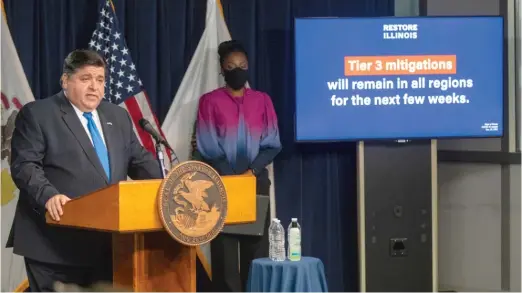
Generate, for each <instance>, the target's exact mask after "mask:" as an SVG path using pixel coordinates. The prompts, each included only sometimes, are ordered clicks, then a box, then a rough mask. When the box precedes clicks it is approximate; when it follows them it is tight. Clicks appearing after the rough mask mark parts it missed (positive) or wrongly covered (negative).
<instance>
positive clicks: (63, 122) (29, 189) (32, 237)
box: [7, 92, 161, 266]
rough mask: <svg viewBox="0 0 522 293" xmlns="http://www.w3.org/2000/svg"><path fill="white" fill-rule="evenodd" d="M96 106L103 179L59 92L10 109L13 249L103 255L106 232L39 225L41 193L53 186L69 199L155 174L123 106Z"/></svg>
mask: <svg viewBox="0 0 522 293" xmlns="http://www.w3.org/2000/svg"><path fill="white" fill-rule="evenodd" d="M97 111H98V114H99V117H100V121H101V124H102V128H103V134H104V137H105V142H106V144H107V148H108V152H109V160H110V167H111V180H110V182H108V181H107V176H106V175H105V172H104V170H103V167H102V165H101V163H100V161H99V159H98V156H97V155H96V152H95V150H94V147H93V145H92V143H91V140H90V139H89V137H88V135H87V132H86V131H85V128H84V127H83V125H82V124H81V121H80V119H79V118H78V116H77V114H76V112H75V111H74V108H73V107H72V105H71V104H70V102H69V101H68V100H67V99H66V97H65V95H64V94H63V92H60V93H59V94H57V95H54V96H52V97H49V98H47V99H43V100H38V101H35V102H31V103H28V104H26V105H25V106H24V107H23V108H22V109H21V110H20V112H19V113H18V115H17V118H16V124H15V125H16V128H15V130H14V132H13V138H12V142H11V156H12V161H11V176H12V177H13V180H14V182H15V184H16V186H17V187H18V188H19V190H20V196H19V200H18V205H17V207H16V214H15V218H14V222H13V227H12V228H11V234H10V237H9V240H8V243H7V247H11V246H12V247H14V248H13V249H14V250H13V252H14V253H15V254H18V255H22V256H25V257H28V258H31V259H34V260H37V261H42V262H48V263H56V264H64V265H81V266H96V265H99V264H100V263H101V261H102V258H103V257H110V247H111V246H110V241H111V236H110V233H100V232H94V231H85V230H76V229H73V228H63V227H56V226H50V225H47V224H46V223H45V212H46V209H45V203H46V202H47V200H48V199H49V198H51V197H52V196H54V195H56V194H64V195H66V196H68V197H69V198H71V199H73V198H76V197H79V196H81V195H85V194H87V193H90V192H93V191H95V190H98V189H100V188H103V187H106V186H108V185H110V184H115V183H117V182H119V181H124V180H127V175H128V176H129V177H131V178H132V179H159V178H161V173H160V169H159V164H158V163H157V161H156V160H155V158H154V156H153V155H152V154H151V153H150V152H148V151H147V150H146V149H144V148H143V147H142V146H141V144H140V142H139V141H138V139H137V137H136V136H135V134H134V131H133V128H132V122H131V120H130V117H129V114H128V113H127V111H126V110H125V109H123V108H121V107H119V106H117V105H114V104H111V103H109V102H106V101H102V102H101V104H100V106H99V107H98V109H97ZM101 208H102V207H100V209H101ZM65 212H66V211H65ZM97 216H98V215H96V214H93V215H92V217H97ZM136 216H137V217H139V215H136Z"/></svg>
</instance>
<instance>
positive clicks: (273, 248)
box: [268, 218, 285, 261]
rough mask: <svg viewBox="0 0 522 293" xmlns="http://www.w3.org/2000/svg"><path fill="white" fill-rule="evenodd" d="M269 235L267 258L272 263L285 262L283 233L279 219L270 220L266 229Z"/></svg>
mask: <svg viewBox="0 0 522 293" xmlns="http://www.w3.org/2000/svg"><path fill="white" fill-rule="evenodd" d="M268 233H269V236H268V237H269V238H268V239H269V246H270V248H269V257H270V259H271V260H273V261H284V260H285V231H284V228H283V225H281V222H280V221H279V219H277V218H274V219H272V223H271V224H270V227H269V228H268Z"/></svg>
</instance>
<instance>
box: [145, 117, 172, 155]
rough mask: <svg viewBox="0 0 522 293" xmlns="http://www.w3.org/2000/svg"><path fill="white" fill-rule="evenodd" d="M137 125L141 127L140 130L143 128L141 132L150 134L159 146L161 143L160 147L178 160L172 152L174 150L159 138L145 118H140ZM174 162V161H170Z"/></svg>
mask: <svg viewBox="0 0 522 293" xmlns="http://www.w3.org/2000/svg"><path fill="white" fill-rule="evenodd" d="M139 124H140V126H141V128H143V130H145V131H146V132H147V133H148V134H150V135H151V136H152V137H153V138H154V139H155V140H156V143H157V144H159V143H161V144H162V145H164V146H165V147H167V148H168V149H169V150H171V151H172V154H173V155H174V157H175V158H176V159H178V156H177V155H176V152H174V150H173V149H172V147H171V146H170V145H169V143H168V142H167V140H166V139H165V138H163V136H161V135H160V134H159V133H158V132H157V131H156V130H155V129H154V127H152V124H150V122H149V121H148V120H147V119H145V118H141V119H140V121H139ZM172 161H174V160H172Z"/></svg>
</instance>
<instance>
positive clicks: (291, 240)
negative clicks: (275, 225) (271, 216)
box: [288, 218, 301, 261]
mask: <svg viewBox="0 0 522 293" xmlns="http://www.w3.org/2000/svg"><path fill="white" fill-rule="evenodd" d="M288 259H289V260H291V261H298V260H301V226H299V223H298V222H297V218H292V222H291V223H290V225H289V226H288Z"/></svg>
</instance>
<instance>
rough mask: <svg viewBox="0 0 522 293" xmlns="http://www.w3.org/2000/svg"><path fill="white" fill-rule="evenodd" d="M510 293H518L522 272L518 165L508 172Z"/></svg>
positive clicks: (521, 203) (520, 203)
mask: <svg viewBox="0 0 522 293" xmlns="http://www.w3.org/2000/svg"><path fill="white" fill-rule="evenodd" d="M510 173H511V174H510V175H511V179H510V181H511V182H510V183H511V187H510V202H509V203H510V211H509V216H510V227H509V228H510V235H509V236H510V241H509V242H510V256H511V262H510V270H509V271H510V291H511V292H520V291H521V290H522V288H521V284H520V283H521V277H520V276H521V275H522V272H521V270H520V259H521V255H520V251H521V247H522V244H521V241H520V238H521V235H520V231H521V230H522V228H521V226H520V221H521V217H520V207H521V205H522V202H521V200H520V198H521V196H520V194H521V190H520V185H521V182H520V176H521V174H520V165H512V166H511V170H510Z"/></svg>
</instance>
